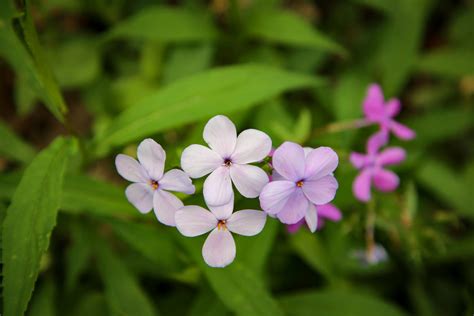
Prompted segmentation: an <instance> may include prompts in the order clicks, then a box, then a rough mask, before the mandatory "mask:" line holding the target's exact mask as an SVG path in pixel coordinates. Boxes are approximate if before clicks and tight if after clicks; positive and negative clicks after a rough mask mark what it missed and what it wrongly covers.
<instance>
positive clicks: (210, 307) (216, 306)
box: [187, 287, 230, 316]
mask: <svg viewBox="0 0 474 316" xmlns="http://www.w3.org/2000/svg"><path fill="white" fill-rule="evenodd" d="M187 315H188V316H223V315H230V313H229V312H228V311H227V309H226V307H225V305H224V304H222V302H220V301H219V300H216V296H215V294H214V292H212V290H210V289H209V288H208V287H205V288H204V289H203V290H201V291H200V292H199V294H198V296H197V298H196V299H195V300H194V301H193V304H192V305H191V308H190V310H189V312H188V314H187Z"/></svg>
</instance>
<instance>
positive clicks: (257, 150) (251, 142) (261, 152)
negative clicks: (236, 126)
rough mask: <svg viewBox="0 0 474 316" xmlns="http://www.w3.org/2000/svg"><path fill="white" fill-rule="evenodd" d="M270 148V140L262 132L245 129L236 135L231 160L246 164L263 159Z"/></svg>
mask: <svg viewBox="0 0 474 316" xmlns="http://www.w3.org/2000/svg"><path fill="white" fill-rule="evenodd" d="M270 150H272V140H271V139H270V137H269V136H268V135H267V134H265V133H264V132H261V131H258V130H256V129H247V130H245V131H243V132H242V133H240V134H239V137H237V144H236V145H235V150H234V153H233V154H232V162H235V163H238V164H246V163H250V162H257V161H261V160H263V159H264V158H265V157H267V156H268V154H269V153H270Z"/></svg>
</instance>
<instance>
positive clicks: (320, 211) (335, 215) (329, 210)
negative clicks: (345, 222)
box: [286, 203, 342, 234]
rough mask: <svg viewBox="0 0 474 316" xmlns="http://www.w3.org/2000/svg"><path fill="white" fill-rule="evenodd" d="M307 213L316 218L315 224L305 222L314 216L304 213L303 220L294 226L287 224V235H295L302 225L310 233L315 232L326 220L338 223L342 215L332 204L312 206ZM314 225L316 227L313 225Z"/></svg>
mask: <svg viewBox="0 0 474 316" xmlns="http://www.w3.org/2000/svg"><path fill="white" fill-rule="evenodd" d="M309 212H314V213H315V214H316V216H317V220H316V223H314V221H311V220H306V217H309V218H310V219H311V218H314V215H312V216H311V215H309V216H308V213H306V215H305V218H303V219H301V220H300V221H299V222H297V223H296V224H289V225H287V226H286V229H287V230H288V232H289V233H292V234H293V233H296V232H297V231H298V230H299V229H300V228H301V227H302V226H303V225H304V224H306V225H307V226H308V228H309V230H310V231H311V232H313V233H314V232H315V231H316V229H317V230H319V229H321V228H322V227H323V226H324V222H325V221H326V220H329V221H332V222H338V221H340V220H341V219H342V213H341V211H340V210H339V209H338V208H337V206H335V205H334V204H332V203H328V204H324V205H318V206H316V205H314V208H310V209H309ZM315 224H316V225H315Z"/></svg>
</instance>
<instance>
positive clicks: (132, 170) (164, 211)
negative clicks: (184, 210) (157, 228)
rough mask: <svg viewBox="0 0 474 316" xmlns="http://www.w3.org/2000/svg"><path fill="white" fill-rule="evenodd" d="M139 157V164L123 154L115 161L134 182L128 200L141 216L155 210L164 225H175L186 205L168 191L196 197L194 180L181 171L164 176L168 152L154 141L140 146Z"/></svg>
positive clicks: (121, 170) (126, 176)
mask: <svg viewBox="0 0 474 316" xmlns="http://www.w3.org/2000/svg"><path fill="white" fill-rule="evenodd" d="M137 156H138V160H139V162H138V161H136V160H135V159H133V158H132V157H130V156H127V155H123V154H119V155H117V157H116V158H115V166H116V168H117V171H118V173H119V174H120V175H121V176H122V177H123V178H125V179H126V180H128V181H131V182H134V183H132V184H130V185H129V186H128V187H127V189H126V190H125V195H126V196H127V199H128V201H129V202H130V203H132V204H133V205H134V206H135V207H136V208H137V209H138V210H139V211H140V212H141V213H148V212H149V211H150V210H151V209H152V208H153V209H154V211H155V215H156V218H157V219H158V220H159V221H160V222H161V223H163V224H165V225H168V226H175V221H174V213H175V212H176V210H178V209H179V208H181V207H182V206H183V202H181V200H180V199H178V198H177V197H176V196H174V195H173V194H171V193H169V192H168V191H175V192H183V193H187V194H193V193H194V191H195V188H194V185H193V184H192V182H191V179H190V178H189V177H188V176H187V175H186V173H184V172H183V171H182V170H178V169H172V170H170V171H168V172H166V173H165V174H163V170H164V167H165V160H166V153H165V151H164V150H163V148H162V147H161V145H160V144H158V143H157V142H155V141H154V140H153V139H150V138H148V139H145V140H144V141H142V142H141V143H140V145H139V146H138V150H137Z"/></svg>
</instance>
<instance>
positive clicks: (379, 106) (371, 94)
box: [363, 84, 385, 120]
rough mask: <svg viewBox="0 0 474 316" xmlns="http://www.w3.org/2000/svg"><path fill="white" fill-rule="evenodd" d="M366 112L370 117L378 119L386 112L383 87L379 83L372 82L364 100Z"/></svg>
mask: <svg viewBox="0 0 474 316" xmlns="http://www.w3.org/2000/svg"><path fill="white" fill-rule="evenodd" d="M363 109H364V114H365V116H366V117H367V118H368V119H372V120H373V119H378V118H380V117H381V116H383V115H384V114H385V108H384V99H383V92H382V89H381V88H380V86H379V85H378V84H371V85H370V86H369V88H368V89H367V95H366V97H365V99H364V101H363Z"/></svg>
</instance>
